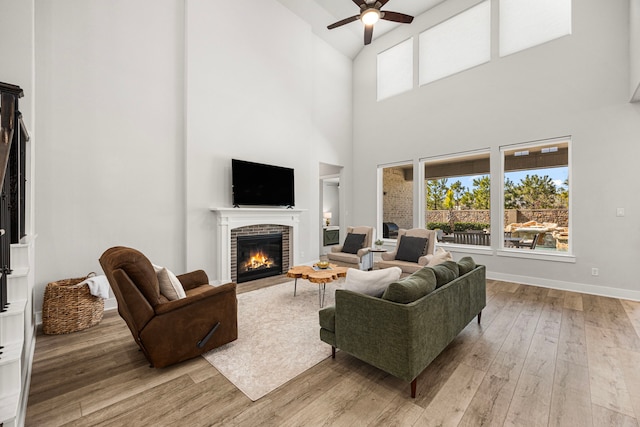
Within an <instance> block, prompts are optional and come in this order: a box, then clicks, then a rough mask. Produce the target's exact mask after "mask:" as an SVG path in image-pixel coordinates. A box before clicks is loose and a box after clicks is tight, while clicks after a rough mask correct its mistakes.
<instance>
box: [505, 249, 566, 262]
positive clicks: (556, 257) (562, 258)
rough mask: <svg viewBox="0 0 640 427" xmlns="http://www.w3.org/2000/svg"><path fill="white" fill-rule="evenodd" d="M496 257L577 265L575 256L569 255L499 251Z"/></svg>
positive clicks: (512, 250)
mask: <svg viewBox="0 0 640 427" xmlns="http://www.w3.org/2000/svg"><path fill="white" fill-rule="evenodd" d="M496 255H498V256H504V257H511V258H528V259H537V260H542V261H554V262H567V263H575V262H576V257H575V255H571V254H567V253H542V252H535V251H532V250H528V249H498V250H497V251H496Z"/></svg>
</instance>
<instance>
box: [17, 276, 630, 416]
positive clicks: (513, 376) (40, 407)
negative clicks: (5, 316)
mask: <svg viewBox="0 0 640 427" xmlns="http://www.w3.org/2000/svg"><path fill="white" fill-rule="evenodd" d="M285 281H289V279H287V278H285V277H279V278H273V279H272V278H269V279H265V280H261V281H256V282H257V283H249V284H246V285H245V284H243V286H241V287H239V288H238V293H242V292H250V291H252V290H254V289H259V288H261V287H267V286H272V285H275V284H278V283H283V282H285ZM639 330H640V303H636V302H632V301H623V300H619V299H615V298H605V297H599V296H593V295H586V294H580V293H574V292H567V291H561V290H553V289H547V288H541V287H536V286H527V285H521V284H517V283H511V282H504V281H496V280H488V281H487V307H486V308H485V310H484V311H483V317H482V324H481V325H478V324H477V323H476V322H475V321H474V322H471V323H470V324H469V325H467V327H466V328H465V329H464V330H463V331H462V332H461V333H460V334H459V335H458V336H457V337H456V338H455V339H454V340H453V342H452V343H451V344H450V345H449V346H448V347H447V348H446V349H445V350H444V351H443V352H442V353H441V354H440V355H439V356H438V357H437V358H436V359H435V360H434V361H433V362H432V363H431V364H430V365H429V366H428V367H427V368H426V369H425V370H424V371H423V372H422V374H421V375H419V376H418V395H417V397H416V398H415V399H411V397H410V396H409V384H408V383H406V382H404V381H401V380H399V379H397V378H394V377H392V376H391V375H389V374H386V373H385V372H383V371H381V370H379V369H377V368H375V367H372V366H370V365H368V364H366V363H364V362H362V361H360V360H358V359H356V358H354V357H352V356H350V355H348V354H346V353H342V352H340V351H338V352H337V356H336V359H326V360H324V361H322V362H321V363H319V364H318V365H316V366H315V367H313V368H311V369H309V370H307V371H305V372H304V373H303V374H301V375H299V376H298V377H296V378H294V379H292V380H291V381H289V382H288V383H286V384H284V385H283V386H281V387H279V388H278V389H276V390H274V391H273V392H271V393H269V394H268V395H266V396H265V397H263V398H262V399H259V400H258V401H256V402H252V401H251V400H250V399H249V398H247V397H246V396H245V395H244V394H243V393H242V392H240V391H239V390H238V389H237V388H236V387H235V386H234V385H233V384H232V383H231V382H229V380H227V379H226V378H225V377H224V376H223V375H221V374H220V373H219V372H218V371H217V370H216V369H215V368H214V367H213V366H211V365H210V364H209V363H208V362H206V361H205V360H204V359H202V358H195V359H193V360H190V361H187V362H184V363H181V364H179V365H176V366H174V367H170V368H165V369H152V368H149V367H148V363H147V362H146V360H145V358H144V356H143V355H142V354H141V353H140V352H139V351H137V346H136V345H135V343H134V341H133V339H132V337H131V333H130V332H129V329H128V328H127V326H126V324H125V323H124V321H123V320H122V319H121V318H120V317H119V315H118V314H117V312H115V311H110V312H106V313H105V316H104V319H103V320H102V322H100V324H99V325H97V326H95V327H93V328H90V329H87V330H85V331H81V332H77V333H73V334H68V335H52V336H48V335H42V334H41V333H38V335H37V339H36V349H35V354H34V363H33V371H32V377H31V389H30V396H29V402H28V407H27V416H26V421H25V425H26V426H37V427H40V426H47V427H48V426H58V425H70V426H88V425H91V426H94V425H98V426H108V425H114V426H115V425H118V426H119V425H127V426H129V425H132V426H136V425H140V426H148V425H188V426H225V427H226V426H256V425H260V426H274V427H275V426H278V427H279V426H282V425H289V426H294V425H295V426H298V425H305V426H306V425H309V426H311V425H313V426H316V425H331V426H348V427H352V426H360V425H371V426H388V425H397V426H423V425H427V426H431V425H438V424H440V425H460V426H479V425H482V426H500V425H551V426H571V427H573V426H574V425H575V426H589V425H593V426H609V425H611V426H613V425H616V426H618V425H621V426H626V425H629V426H637V425H638V420H637V418H636V417H637V416H638V413H639V412H640V400H639V399H640V397H639V396H640V374H639V372H640V369H638V366H640V349H639V348H638V347H640V334H639ZM327 351H329V350H327Z"/></svg>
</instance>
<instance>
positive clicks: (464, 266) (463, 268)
mask: <svg viewBox="0 0 640 427" xmlns="http://www.w3.org/2000/svg"><path fill="white" fill-rule="evenodd" d="M458 268H459V269H460V275H461V276H464V275H465V274H467V273H468V272H470V271H471V270H473V269H475V268H476V262H475V261H474V260H473V258H471V257H470V256H466V257H464V258H461V259H460V261H458Z"/></svg>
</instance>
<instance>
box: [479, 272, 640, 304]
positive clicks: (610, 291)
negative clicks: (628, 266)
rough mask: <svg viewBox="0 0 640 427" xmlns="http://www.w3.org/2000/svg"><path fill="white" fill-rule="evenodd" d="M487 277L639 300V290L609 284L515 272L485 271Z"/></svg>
mask: <svg viewBox="0 0 640 427" xmlns="http://www.w3.org/2000/svg"><path fill="white" fill-rule="evenodd" d="M487 279H492V280H502V281H505V282H514V283H520V284H523V285H533V286H540V287H542V288H550V289H558V290H562V291H571V292H580V293H583V294H590V295H599V296H603V297H611V298H622V299H628V300H632V301H640V291H634V290H630V289H620V288H612V287H609V286H596V285H587V284H584V283H576V282H565V281H561V280H552V279H541V278H540V277H529V276H519V275H515V274H504V273H497V272H494V271H487Z"/></svg>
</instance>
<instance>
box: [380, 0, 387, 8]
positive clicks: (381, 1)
mask: <svg viewBox="0 0 640 427" xmlns="http://www.w3.org/2000/svg"><path fill="white" fill-rule="evenodd" d="M378 3H380V7H382V6H384V5H385V4H387V3H389V0H378ZM380 7H379V8H378V10H380Z"/></svg>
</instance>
